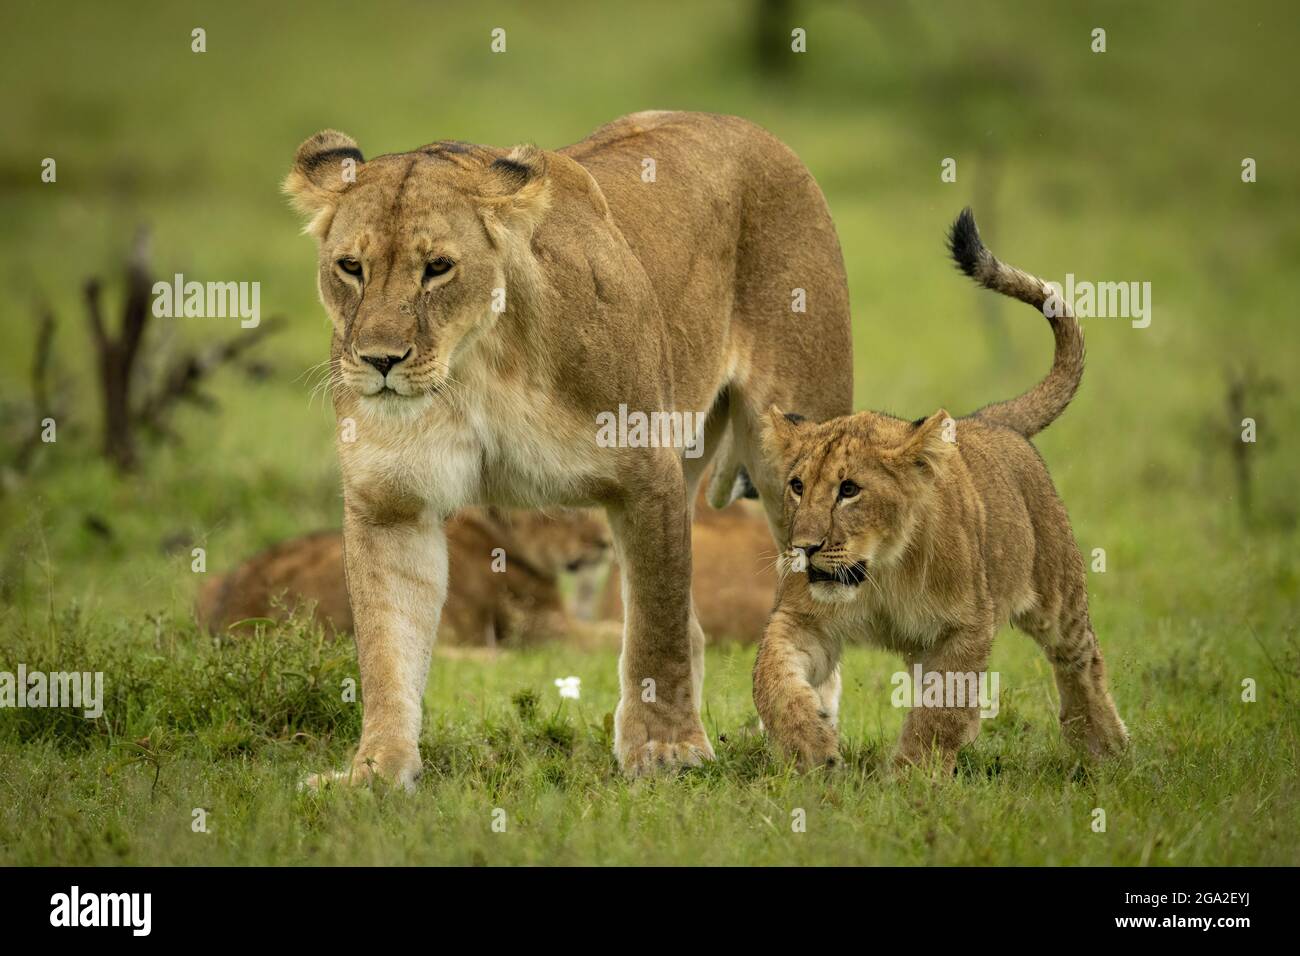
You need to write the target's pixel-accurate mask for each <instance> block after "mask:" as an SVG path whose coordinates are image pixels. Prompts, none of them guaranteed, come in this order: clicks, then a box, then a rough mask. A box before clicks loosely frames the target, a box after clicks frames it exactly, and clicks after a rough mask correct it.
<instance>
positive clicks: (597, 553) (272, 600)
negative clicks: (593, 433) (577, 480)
mask: <svg viewBox="0 0 1300 956" xmlns="http://www.w3.org/2000/svg"><path fill="white" fill-rule="evenodd" d="M703 488H704V485H701V491H700V497H699V499H697V501H696V509H695V521H694V525H693V530H692V534H691V551H692V558H693V572H692V588H693V591H694V595H695V604H696V610H697V613H698V615H699V619H700V624H701V626H702V627H703V628H704V633H705V634H706V635H708V637H709V639H710V640H712V641H717V640H734V641H741V642H744V643H752V642H754V641H756V640H758V638H759V636H760V635H761V634H762V633H763V628H764V627H765V626H766V624H767V617H768V613H769V612H770V611H771V609H772V599H773V595H774V593H775V592H776V570H775V565H776V555H775V551H774V545H773V544H772V536H771V533H770V532H769V531H768V528H767V522H766V520H765V519H764V517H763V511H762V508H761V507H759V506H758V504H757V503H756V502H752V501H746V500H743V499H742V500H740V501H737V502H736V503H735V504H733V505H731V506H729V507H727V508H725V509H723V510H722V511H715V510H714V509H713V508H710V507H708V506H707V505H705V504H704V501H703V495H704V491H703ZM447 542H448V547H449V548H450V549H451V553H452V557H453V558H454V559H455V563H454V564H453V565H452V567H453V568H454V569H455V571H454V573H453V574H452V577H451V581H450V584H449V590H448V596H447V605H446V607H445V608H443V612H442V621H441V622H440V624H439V627H438V643H439V644H441V645H444V646H445V645H449V644H450V645H461V646H481V647H523V646H527V645H530V644H536V643H541V642H545V641H551V640H561V641H565V642H567V643H569V644H572V645H576V646H581V647H597V646H600V647H617V646H618V644H619V642H620V640H621V637H622V628H621V622H622V620H623V602H622V593H621V592H622V587H621V584H620V581H619V575H618V571H617V568H612V569H611V568H609V557H610V539H609V532H608V528H607V526H606V524H605V522H604V520H603V518H602V517H601V516H600V515H599V513H598V512H594V511H583V510H579V509H573V510H557V511H554V512H552V513H550V514H544V513H542V512H537V511H513V512H502V511H500V510H498V509H491V508H468V509H466V510H465V511H463V512H461V513H460V514H458V515H457V516H456V517H455V518H454V519H453V520H452V521H451V522H450V523H449V524H448V528H447ZM497 549H500V550H499V551H498V550H497ZM607 569H609V571H608V574H605V571H606V570H607ZM564 574H574V575H575V576H576V587H575V591H576V592H577V593H576V594H575V595H574V598H573V600H571V601H569V602H567V603H566V601H565V598H564V594H563V589H562V587H561V576H562V575H564ZM601 576H604V588H603V591H602V590H601V588H600V581H599V579H600V577H601ZM584 592H593V593H584ZM306 609H310V611H311V614H312V617H313V619H314V620H315V621H316V622H317V623H319V624H320V625H321V626H322V627H323V628H325V630H326V631H328V632H330V633H334V634H340V633H350V632H351V631H352V608H351V605H350V604H349V602H348V591H347V583H346V581H345V580H344V575H343V535H342V534H341V533H340V532H338V531H317V532H315V533H313V534H308V535H304V536H302V537H300V538H293V539H291V540H289V541H283V542H281V543H279V544H276V545H274V546H272V547H270V548H268V549H266V550H265V551H263V552H261V553H259V554H257V555H255V556H254V557H252V558H250V559H249V560H247V561H245V562H244V563H243V564H241V565H239V566H238V567H236V568H235V569H234V570H232V571H230V572H228V573H226V574H224V575H221V576H219V577H215V578H213V579H212V580H211V581H209V582H208V583H207V584H205V585H204V586H203V589H202V590H201V591H200V592H199V597H198V602H197V606H196V611H197V615H198V619H199V622H200V623H201V624H202V625H203V626H204V627H205V628H207V629H208V630H210V631H212V632H214V633H218V632H224V631H226V630H227V629H230V628H232V626H233V627H234V632H235V633H239V632H240V631H244V632H247V631H248V630H249V629H251V627H252V626H253V624H252V622H253V621H254V620H284V619H285V618H287V617H289V616H290V615H291V614H293V613H294V612H295V611H298V610H306ZM596 617H598V618H599V620H592V618H596ZM244 621H246V622H249V623H247V624H244V625H243V626H242V627H241V626H238V625H240V622H244Z"/></svg>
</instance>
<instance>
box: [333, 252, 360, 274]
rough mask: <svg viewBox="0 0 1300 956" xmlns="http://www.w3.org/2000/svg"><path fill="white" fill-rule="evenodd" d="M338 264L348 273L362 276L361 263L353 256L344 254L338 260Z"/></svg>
mask: <svg viewBox="0 0 1300 956" xmlns="http://www.w3.org/2000/svg"><path fill="white" fill-rule="evenodd" d="M337 265H338V267H339V268H340V269H342V270H343V271H344V272H346V273H347V274H348V275H350V276H356V277H357V278H358V279H360V278H361V272H362V269H361V263H359V262H357V260H356V259H353V258H352V257H351V256H344V257H343V258H342V259H340V260H339V261H338V263H337Z"/></svg>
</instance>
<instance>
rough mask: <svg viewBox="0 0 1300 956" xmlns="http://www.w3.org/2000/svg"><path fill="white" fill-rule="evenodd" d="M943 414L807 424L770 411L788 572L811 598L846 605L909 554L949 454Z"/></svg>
mask: <svg viewBox="0 0 1300 956" xmlns="http://www.w3.org/2000/svg"><path fill="white" fill-rule="evenodd" d="M950 422H951V419H950V418H949V416H948V413H947V412H946V411H944V410H943V409H940V410H939V411H937V412H935V413H934V414H933V415H931V416H930V417H928V418H924V419H921V420H920V421H918V422H911V423H909V422H905V421H901V420H899V419H896V418H892V417H890V416H888V415H880V414H877V413H875V412H860V413H859V414H856V415H849V416H846V417H844V418H837V419H834V420H832V421H829V422H824V423H821V424H814V423H810V422H805V421H804V420H803V419H802V418H800V417H799V416H798V415H785V414H783V413H782V412H781V410H780V409H778V408H775V407H773V408H772V409H771V410H770V411H769V412H768V418H767V422H766V423H765V427H764V434H763V446H764V451H765V453H766V454H767V456H768V458H769V460H771V461H772V462H773V463H774V464H775V465H776V466H777V469H778V472H779V473H780V474H781V475H782V476H783V478H784V480H785V489H784V492H783V499H782V522H783V526H784V528H785V529H786V532H787V533H788V535H789V540H790V547H791V550H790V551H789V552H787V554H786V555H785V556H784V563H785V567H786V568H787V569H788V570H790V571H793V572H796V573H797V572H799V571H806V572H807V574H808V584H809V590H810V592H811V593H812V596H813V598H814V599H816V600H819V601H825V602H845V601H851V600H853V598H854V597H855V596H856V594H857V589H858V586H859V585H861V584H862V582H863V581H865V580H866V579H867V578H868V576H870V575H871V574H872V573H873V572H874V571H876V570H877V569H883V568H886V567H888V566H889V565H890V564H891V563H892V562H894V561H897V560H898V559H899V557H901V555H902V554H903V552H904V551H905V550H906V548H907V544H908V541H909V538H910V535H911V532H912V529H913V527H915V524H916V518H917V516H918V513H919V509H922V508H925V507H926V506H927V505H928V503H929V501H930V500H931V496H930V493H929V492H930V489H931V488H932V487H933V484H934V482H935V480H936V478H937V476H938V475H940V474H941V473H942V471H943V469H944V467H945V464H946V462H947V460H948V456H949V455H951V454H953V453H954V451H955V448H956V446H955V445H954V444H953V441H952V437H953V436H952V435H951V433H950V430H951V424H949V423H950Z"/></svg>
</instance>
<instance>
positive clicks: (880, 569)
mask: <svg viewBox="0 0 1300 956" xmlns="http://www.w3.org/2000/svg"><path fill="white" fill-rule="evenodd" d="M949 238H950V245H951V251H952V255H953V257H954V258H955V259H956V261H957V264H958V265H959V266H960V267H961V269H962V271H964V272H965V273H966V274H967V275H969V276H972V277H973V278H974V279H975V280H976V281H977V282H979V283H980V284H981V285H983V286H984V287H985V288H988V289H992V290H994V291H997V292H1001V293H1002V294H1004V295H1008V296H1012V297H1014V298H1016V299H1019V300H1021V301H1022V302H1027V303H1029V304H1030V305H1032V306H1034V307H1035V308H1037V309H1043V310H1044V312H1045V313H1046V314H1047V316H1048V321H1049V322H1050V323H1051V326H1052V331H1053V333H1054V335H1055V339H1056V350H1055V357H1054V359H1053V362H1052V368H1051V371H1050V372H1049V373H1048V375H1047V376H1046V378H1044V379H1043V380H1042V381H1041V382H1039V384H1038V385H1036V386H1034V387H1033V388H1031V389H1030V390H1029V391H1028V392H1026V393H1024V394H1023V395H1021V396H1019V397H1018V398H1014V399H1011V400H1009V401H1005V402H999V403H997V404H994V405H988V406H986V407H985V408H982V409H980V410H979V411H977V412H974V413H973V414H971V415H968V416H966V417H965V418H962V419H961V420H960V421H954V420H953V419H951V418H949V416H948V413H947V412H946V411H944V410H943V409H940V410H939V411H937V412H935V413H934V414H933V415H931V416H929V417H928V418H923V419H920V420H918V421H915V422H906V421H902V420H900V419H897V418H894V417H892V416H889V415H883V414H880V413H878V412H861V413H859V414H856V415H852V416H848V417H845V418H840V419H837V420H834V421H829V422H825V423H823V424H810V423H804V422H802V421H799V420H798V417H797V416H794V420H792V419H791V418H788V417H786V416H785V415H782V414H781V413H780V411H779V409H774V410H772V411H771V412H770V413H769V420H768V424H767V428H766V430H765V439H764V441H765V446H766V448H767V450H768V453H769V454H770V455H771V458H772V460H773V462H775V463H776V464H777V467H778V468H779V469H780V471H781V473H782V475H783V476H784V479H785V501H784V519H783V520H784V524H785V527H786V528H787V529H788V533H789V540H790V542H791V544H792V552H791V553H790V554H789V555H788V556H787V560H788V561H789V563H790V565H793V567H790V566H787V570H793V571H795V572H798V571H800V570H806V572H807V573H791V574H785V575H784V576H783V577H782V580H781V584H780V586H779V592H778V597H777V604H776V608H775V609H774V610H773V612H772V618H771V621H770V622H769V624H768V627H767V630H766V632H765V633H764V635H763V640H762V643H761V644H760V646H759V651H758V659H757V661H756V663H755V666H754V703H755V704H756V705H757V707H758V712H759V715H760V716H761V717H762V719H763V723H764V726H765V727H766V729H767V732H768V734H769V735H770V737H771V738H772V739H773V740H774V741H775V742H776V743H777V745H778V746H779V747H780V748H781V749H782V750H783V751H784V752H785V753H786V754H787V755H789V756H793V757H795V758H796V759H797V761H798V763H799V764H800V766H802V767H804V768H808V767H812V766H818V765H823V764H833V763H834V762H835V760H836V758H837V752H838V741H837V732H836V719H837V708H838V693H837V691H838V682H834V683H833V684H832V685H831V687H830V688H829V690H830V692H829V693H828V687H827V682H828V681H829V680H830V679H831V678H832V677H833V676H834V675H835V673H836V668H837V667H838V660H839V655H840V648H841V644H842V642H843V641H844V640H846V639H851V638H856V637H858V636H866V637H868V638H869V639H871V640H872V641H874V642H875V643H878V644H880V645H882V646H884V647H887V648H890V649H891V650H895V651H898V652H899V653H901V654H902V655H903V657H904V659H905V660H906V661H907V663H908V666H909V669H910V668H913V667H914V666H915V665H917V664H919V665H920V666H921V668H922V671H923V673H924V674H925V675H926V679H927V680H929V675H931V674H939V675H942V679H943V680H944V684H945V687H953V688H954V691H955V690H956V689H957V687H958V683H959V682H960V684H961V687H962V688H963V690H966V691H968V692H965V693H962V694H956V693H954V695H953V696H954V699H952V700H948V699H945V700H944V701H943V706H940V707H932V706H917V705H916V703H915V702H914V705H913V709H912V710H910V711H909V712H908V715H907V719H906V721H905V723H904V725H903V735H902V740H901V742H900V743H899V748H898V752H897V754H896V756H895V763H896V764H897V765H908V764H917V763H921V762H924V761H926V760H927V758H929V756H930V755H931V753H932V752H937V756H938V758H939V766H940V767H941V768H942V770H943V771H944V772H948V773H951V772H952V770H953V767H954V765H955V763H956V758H957V750H958V748H959V747H961V746H962V745H963V744H964V743H967V742H969V741H970V740H973V739H974V738H975V736H976V735H977V734H978V733H979V723H980V718H979V708H980V706H981V705H980V702H979V700H978V699H977V694H976V693H975V692H974V684H975V681H974V680H973V677H974V675H978V674H981V673H982V672H983V671H984V670H985V667H986V665H987V663H988V658H989V651H990V648H991V646H992V643H993V636H994V634H995V633H996V631H997V629H998V627H999V626H1000V625H1001V624H1004V623H1006V622H1008V621H1010V622H1011V623H1013V624H1014V625H1015V626H1016V627H1018V628H1020V629H1021V630H1024V631H1027V632H1028V633H1029V634H1030V635H1032V636H1033V637H1034V638H1035V639H1036V640H1037V641H1038V643H1039V644H1041V645H1042V647H1043V650H1044V651H1045V652H1046V653H1047V657H1048V660H1050V661H1051V664H1052V667H1053V670H1054V671H1055V674H1056V684H1057V688H1058V690H1059V691H1060V696H1061V712H1060V717H1061V727H1062V729H1063V731H1064V732H1065V734H1066V735H1067V736H1068V737H1069V738H1071V739H1073V740H1075V741H1077V742H1079V743H1081V744H1083V745H1084V746H1086V747H1087V749H1088V750H1089V751H1092V752H1093V753H1098V754H1100V753H1107V752H1111V751H1114V750H1117V749H1119V748H1121V747H1123V746H1124V745H1125V743H1126V741H1127V731H1126V730H1125V728H1124V723H1123V721H1121V720H1120V718H1119V714H1118V713H1116V711H1115V705H1114V703H1113V702H1112V700H1111V697H1110V693H1109V692H1108V691H1107V689H1106V670H1105V666H1104V665H1103V663H1102V659H1101V650H1100V648H1098V646H1097V637H1096V635H1095V634H1094V633H1093V630H1092V623H1091V622H1090V620H1089V618H1088V590H1087V583H1086V581H1085V578H1084V568H1083V560H1082V558H1081V557H1080V556H1079V549H1078V546H1077V545H1076V544H1075V541H1074V535H1073V534H1072V533H1071V531H1070V521H1069V518H1068V516H1067V515H1066V512H1065V506H1064V505H1063V504H1062V503H1061V500H1060V498H1059V497H1058V496H1057V494H1056V491H1055V489H1054V488H1053V486H1052V480H1051V477H1050V476H1049V475H1048V472H1047V467H1046V465H1045V464H1044V463H1043V460H1042V459H1041V458H1040V457H1039V455H1038V453H1037V451H1035V449H1034V447H1033V445H1032V444H1030V442H1029V439H1030V438H1031V437H1032V436H1033V435H1034V434H1036V433H1037V432H1040V431H1042V430H1043V429H1044V428H1046V427H1047V426H1048V425H1049V424H1050V423H1051V422H1052V421H1053V420H1054V419H1055V418H1056V417H1057V416H1058V415H1060V414H1061V412H1062V411H1064V409H1065V407H1066V405H1068V404H1069V402H1070V399H1071V398H1073V397H1074V393H1075V390H1076V389H1077V388H1078V386H1079V381H1080V379H1081V378H1082V375H1083V335H1082V332H1081V331H1080V329H1079V325H1078V322H1077V321H1076V320H1075V318H1074V316H1073V315H1072V314H1070V312H1069V311H1068V309H1066V308H1065V307H1064V304H1063V303H1062V302H1061V300H1060V299H1059V298H1057V297H1055V296H1052V299H1051V303H1050V307H1049V308H1046V309H1044V308H1043V307H1044V304H1045V303H1047V302H1048V301H1049V296H1051V295H1052V290H1051V289H1050V287H1049V286H1048V285H1047V284H1046V283H1044V282H1043V281H1042V280H1041V279H1037V278H1035V277H1033V276H1030V275H1027V274H1025V273H1023V272H1021V271H1020V270H1018V269H1013V268H1011V267H1010V266H1006V265H1003V264H1002V263H1000V262H998V260H997V259H995V258H994V257H993V256H992V254H991V253H989V251H988V250H987V249H985V247H984V245H983V243H982V242H981V241H980V237H979V231H978V230H977V229H976V226H975V219H974V217H973V216H972V214H971V212H970V210H969V209H967V210H965V211H964V212H963V213H962V214H961V216H960V217H959V218H958V219H957V221H956V223H955V224H954V226H953V228H952V232H951V235H950V237H949ZM863 584H866V587H863ZM950 678H959V680H952V679H950ZM962 697H964V698H965V699H964V700H962V699H960V698H962Z"/></svg>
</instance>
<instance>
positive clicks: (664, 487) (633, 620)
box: [609, 456, 713, 777]
mask: <svg viewBox="0 0 1300 956" xmlns="http://www.w3.org/2000/svg"><path fill="white" fill-rule="evenodd" d="M609 518H610V527H611V528H612V529H613V532H614V538H615V540H616V542H617V544H618V555H619V564H620V566H621V568H622V586H623V607H624V609H625V610H624V615H623V620H624V624H623V652H622V654H621V655H620V657H619V682H620V686H621V693H620V698H619V704H618V709H617V710H616V711H615V714H614V753H615V755H616V756H617V757H618V762H619V765H620V766H621V767H622V768H623V771H624V773H626V774H627V775H628V776H632V777H636V776H641V775H644V774H648V773H651V772H654V771H655V770H659V769H672V768H675V767H682V766H696V765H698V764H699V763H700V762H701V761H703V760H711V759H712V758H713V747H712V746H710V744H709V740H708V737H707V736H706V735H705V733H704V725H703V723H701V721H700V692H701V687H702V682H703V680H704V656H703V655H704V634H703V632H702V631H701V630H700V627H699V624H698V623H694V621H693V614H692V612H691V529H690V522H689V519H688V517H687V507H686V488H685V482H684V480H683V477H682V470H681V465H680V463H679V462H678V461H677V460H676V459H675V458H673V457H671V456H665V457H664V458H661V459H660V465H659V474H658V480H656V481H653V482H650V481H647V482H646V485H645V486H642V487H641V488H639V489H637V490H636V491H633V492H629V494H628V496H627V498H626V499H624V500H623V501H620V502H619V503H618V504H617V505H614V506H611V507H610V509H609Z"/></svg>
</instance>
